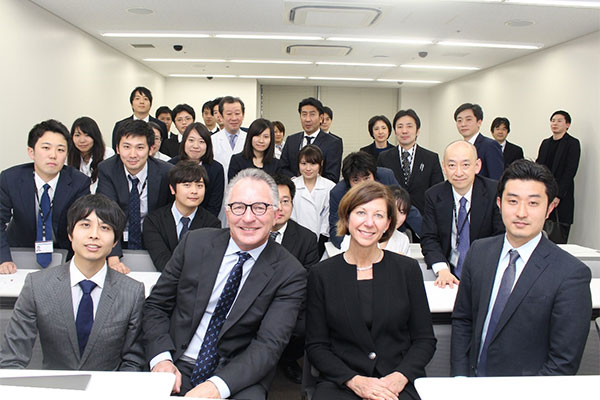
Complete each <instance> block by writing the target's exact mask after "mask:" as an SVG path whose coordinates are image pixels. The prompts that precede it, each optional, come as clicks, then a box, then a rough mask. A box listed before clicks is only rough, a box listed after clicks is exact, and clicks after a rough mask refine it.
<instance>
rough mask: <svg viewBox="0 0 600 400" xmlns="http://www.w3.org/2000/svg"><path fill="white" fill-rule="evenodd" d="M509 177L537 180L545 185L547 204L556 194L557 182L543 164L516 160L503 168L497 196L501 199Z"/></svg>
mask: <svg viewBox="0 0 600 400" xmlns="http://www.w3.org/2000/svg"><path fill="white" fill-rule="evenodd" d="M511 179H518V180H522V181H537V182H541V183H543V184H544V186H545V187H546V195H547V196H548V206H550V203H552V201H553V200H554V199H555V198H556V196H558V184H557V183H556V179H554V175H552V172H550V170H549V169H548V167H546V166H545V165H543V164H538V163H535V162H533V161H530V160H523V159H522V160H516V161H514V162H513V163H512V164H510V165H509V166H508V167H506V169H505V170H504V173H503V174H502V176H501V177H500V181H499V182H498V193H497V196H498V197H499V198H500V199H502V194H503V193H504V188H505V187H506V182H508V181H509V180H511Z"/></svg>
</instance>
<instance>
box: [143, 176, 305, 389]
mask: <svg viewBox="0 0 600 400" xmlns="http://www.w3.org/2000/svg"><path fill="white" fill-rule="evenodd" d="M225 199H226V203H227V205H226V216H227V222H228V225H229V229H223V230H216V229H199V230H196V231H192V232H189V233H188V234H187V235H185V237H184V238H183V239H182V240H181V242H180V244H179V245H178V246H177V248H176V249H175V253H174V254H173V257H172V258H171V260H170V261H169V262H168V263H167V266H166V267H165V270H164V272H163V273H162V275H161V276H160V278H159V280H158V282H157V283H156V285H155V286H154V289H153V290H152V293H151V294H150V296H149V297H148V299H147V300H146V304H145V305H144V325H143V327H144V344H145V348H146V354H147V357H148V360H149V361H150V368H151V369H152V371H155V372H171V373H174V374H175V375H176V377H177V378H176V381H175V385H174V387H173V391H174V392H181V393H186V392H187V394H188V395H190V396H193V397H206V398H229V397H231V398H236V399H252V400H254V399H266V396H267V389H268V386H269V381H270V379H271V378H272V372H273V371H274V368H275V366H276V365H277V361H278V360H279V357H280V356H281V352H282V351H283V348H284V347H285V345H286V344H287V342H288V340H289V338H290V335H291V333H292V330H293V328H294V325H295V324H296V318H297V316H298V311H299V309H300V306H301V304H302V301H303V300H304V296H305V290H306V270H305V269H304V268H302V266H301V265H300V263H299V262H298V261H297V260H296V259H295V258H294V257H293V256H292V255H291V254H289V252H287V251H286V250H285V249H283V248H282V247H281V246H279V245H277V243H275V242H274V241H273V240H269V233H270V231H271V229H272V227H273V224H274V222H275V212H276V209H277V208H278V204H279V199H278V192H277V186H276V184H275V182H274V181H273V179H272V178H271V177H270V176H269V175H267V174H266V173H265V172H264V171H261V170H258V169H245V170H243V171H241V172H240V173H239V174H238V175H237V176H236V177H235V178H234V179H233V180H232V181H231V182H230V183H229V186H228V190H227V193H226V197H225Z"/></svg>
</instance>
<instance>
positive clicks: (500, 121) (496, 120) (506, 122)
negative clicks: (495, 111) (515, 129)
mask: <svg viewBox="0 0 600 400" xmlns="http://www.w3.org/2000/svg"><path fill="white" fill-rule="evenodd" d="M500 125H504V126H505V127H506V130H507V131H508V132H509V133H510V121H509V120H508V118H506V117H496V118H494V120H493V121H492V126H491V127H490V131H491V132H494V129H496V128H498V127H500Z"/></svg>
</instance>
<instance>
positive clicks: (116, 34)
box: [101, 32, 210, 39]
mask: <svg viewBox="0 0 600 400" xmlns="http://www.w3.org/2000/svg"><path fill="white" fill-rule="evenodd" d="M101 35H102V36H104V37H118V38H136V37H140V38H142V37H143V38H183V39H186V38H191V39H202V38H208V37H210V35H208V34H206V33H165V32H104V33H101Z"/></svg>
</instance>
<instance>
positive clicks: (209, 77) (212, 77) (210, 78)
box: [206, 76, 215, 81]
mask: <svg viewBox="0 0 600 400" xmlns="http://www.w3.org/2000/svg"><path fill="white" fill-rule="evenodd" d="M214 78H215V77H214V76H207V77H206V79H208V80H209V81H212V80H213V79H214Z"/></svg>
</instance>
